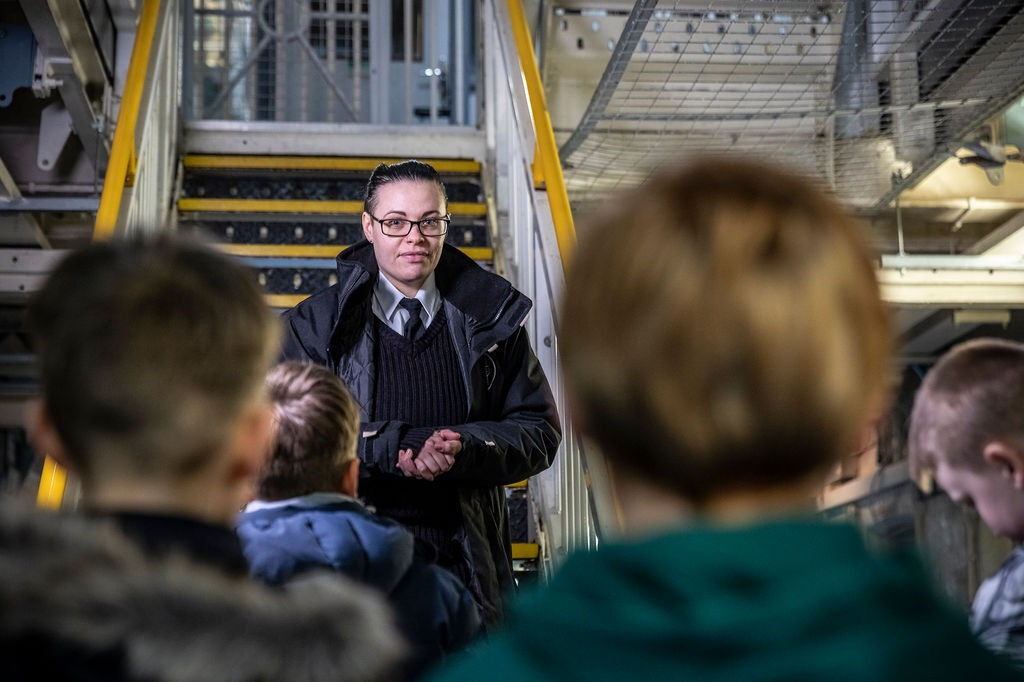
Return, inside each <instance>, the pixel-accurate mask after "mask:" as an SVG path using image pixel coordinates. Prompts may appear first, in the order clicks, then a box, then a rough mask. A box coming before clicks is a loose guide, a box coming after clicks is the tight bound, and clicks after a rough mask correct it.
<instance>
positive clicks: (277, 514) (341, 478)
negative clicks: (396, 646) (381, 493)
mask: <svg viewBox="0 0 1024 682" xmlns="http://www.w3.org/2000/svg"><path fill="white" fill-rule="evenodd" d="M266 385H267V390H268V394H269V397H270V402H271V404H272V405H273V408H274V415H275V422H276V428H275V435H274V439H273V446H272V448H271V454H270V458H269V459H268V460H267V462H266V464H265V465H264V467H263V469H262V471H261V473H260V476H259V481H258V485H257V491H256V497H257V499H256V500H255V501H254V502H251V503H250V504H249V505H248V506H247V507H246V510H245V513H244V514H242V516H241V518H240V519H239V521H238V533H239V536H240V537H241V538H242V543H243V546H244V550H245V554H246V556H247V557H248V559H249V562H250V564H251V566H252V572H253V574H254V575H256V576H258V577H260V578H262V579H263V580H265V581H266V582H268V583H270V584H273V585H280V584H287V583H288V582H290V581H292V580H294V579H296V578H297V577H300V576H302V575H303V574H305V573H306V572H308V571H310V570H315V569H327V570H333V571H337V572H339V573H341V574H343V575H345V576H348V577H349V578H352V579H353V580H356V581H358V582H360V583H363V584H367V585H370V586H372V587H373V588H375V589H377V590H379V591H380V592H381V593H383V594H384V595H386V596H387V599H388V601H389V603H390V604H391V606H392V607H393V608H394V611H395V613H396V615H397V618H398V624H399V627H400V628H401V629H402V631H403V633H404V634H405V635H406V638H407V639H408V640H409V642H410V644H411V645H412V647H413V655H412V658H411V660H410V661H409V664H408V667H407V671H408V672H409V673H410V674H415V673H417V672H419V671H422V669H424V668H425V667H426V666H427V665H429V664H431V663H435V662H437V661H439V660H441V659H443V658H444V656H445V655H446V654H449V653H451V652H453V651H456V650H458V649H460V648H462V647H464V646H465V645H466V644H468V643H469V641H470V640H471V639H472V638H473V637H474V636H476V634H477V632H478V630H479V628H480V617H479V615H478V613H477V609H476V605H475V603H474V601H473V597H472V595H471V594H470V593H469V590H467V589H466V588H465V586H463V585H462V583H460V582H459V581H458V579H457V578H456V577H455V576H454V575H452V574H451V573H449V572H448V571H446V570H444V569H443V568H441V567H439V566H437V565H435V564H434V563H433V559H434V556H433V555H432V552H433V548H432V547H430V546H429V545H426V544H425V543H420V542H418V541H416V540H415V538H414V536H413V535H412V533H410V532H409V531H408V530H406V529H405V528H404V527H403V526H402V525H401V524H399V523H398V522H397V521H392V520H391V519H387V518H384V517H381V516H376V515H375V514H372V513H371V512H370V511H369V510H368V509H366V507H364V506H363V505H362V503H360V502H359V500H358V499H356V497H357V495H358V486H359V458H358V457H356V445H357V443H358V439H359V406H358V405H356V402H355V400H353V398H352V396H351V394H350V393H349V391H348V389H347V388H345V385H344V384H343V383H342V381H341V379H339V378H338V377H336V376H335V375H334V374H333V373H331V372H330V370H328V369H326V368H325V367H321V366H319V365H313V364H301V363H298V362H286V363H284V364H281V365H278V366H277V367H275V368H274V369H273V370H272V371H271V372H270V374H269V375H268V377H267V382H266Z"/></svg>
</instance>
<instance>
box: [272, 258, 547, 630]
mask: <svg viewBox="0 0 1024 682" xmlns="http://www.w3.org/2000/svg"><path fill="white" fill-rule="evenodd" d="M337 260H338V283H337V284H336V285H334V286H332V287H330V288H328V289H325V290H324V291H321V292H319V293H318V294H316V295H314V296H311V297H310V298H308V299H306V300H305V301H303V302H302V303H300V304H299V305H297V306H296V307H295V308H293V309H292V310H290V311H288V312H286V313H285V315H284V329H285V339H284V350H283V359H285V360H311V361H313V362H316V363H318V364H322V365H326V366H328V367H330V368H332V369H333V370H334V371H335V372H336V373H337V375H338V376H339V377H341V379H342V380H344V381H345V383H346V384H347V385H348V387H349V390H351V391H352V393H353V394H354V395H355V398H356V400H357V402H358V403H359V406H360V410H361V414H362V419H363V422H362V424H361V428H362V434H363V437H362V438H361V439H360V442H359V457H360V459H361V460H362V461H363V464H364V468H365V469H366V470H367V471H368V473H369V474H370V475H401V471H400V470H399V469H398V468H397V466H396V464H397V461H398V451H399V442H400V440H401V438H402V436H403V434H404V433H405V432H406V430H407V429H408V428H409V425H408V424H404V423H401V422H397V421H385V422H371V421H370V420H369V416H370V415H372V414H373V413H374V409H373V408H374V399H375V386H374V370H375V368H374V349H375V344H376V343H377V338H376V332H375V329H374V323H373V310H372V299H373V289H374V285H375V284H376V281H377V275H378V268H377V262H376V260H375V258H374V255H373V247H372V245H371V244H370V243H369V242H366V241H363V242H360V243H359V244H356V245H355V246H352V247H350V248H348V249H346V250H345V251H343V252H342V253H340V254H338V259H337ZM434 272H435V280H436V282H437V287H438V291H439V293H440V294H441V297H442V298H443V301H444V303H443V305H444V306H445V314H446V316H447V319H448V325H449V329H450V331H451V335H452V340H453V342H454V345H455V350H456V353H457V354H458V357H459V361H460V365H461V370H462V375H463V378H464V380H465V386H466V396H467V403H468V405H469V413H468V414H467V415H466V418H465V420H464V423H462V424H438V425H436V426H438V427H442V426H444V427H449V428H451V429H453V430H455V431H457V432H459V433H460V434H461V435H462V452H460V453H459V455H458V456H457V457H456V458H455V465H454V466H453V467H452V468H451V469H450V470H449V471H448V472H446V473H445V474H443V477H444V479H445V480H446V481H448V482H449V483H454V484H457V485H458V486H459V501H460V506H461V509H462V517H463V522H464V524H465V527H466V534H467V537H468V538H469V544H470V547H469V548H468V549H469V556H470V557H471V558H472V563H473V570H474V573H475V575H474V581H476V582H478V583H479V585H478V587H479V589H478V591H477V595H476V596H477V598H478V599H480V601H481V607H482V612H483V617H484V621H485V622H488V623H494V622H496V621H498V620H499V619H500V618H501V601H500V595H501V592H503V591H506V590H509V589H511V588H512V587H513V585H514V583H513V580H512V559H511V542H510V539H509V537H510V536H509V527H508V510H507V506H506V503H505V497H504V491H503V490H502V489H501V486H503V485H506V484H508V483H514V482H516V481H519V480H522V479H525V478H528V477H530V476H533V475H534V474H537V473H539V472H541V471H543V470H545V469H547V468H548V467H549V466H551V462H552V460H553V459H554V457H555V452H556V450H557V449H558V444H559V442H560V440H561V429H560V426H559V421H558V413H557V411H556V409H555V406H554V402H553V400H552V396H551V389H550V387H549V386H548V382H547V379H546V378H545V376H544V372H543V370H542V369H541V367H540V363H539V362H538V361H537V357H536V356H535V355H534V353H533V350H532V349H531V348H530V344H529V339H528V338H527V334H526V330H525V329H524V328H523V327H522V323H523V320H524V319H525V318H526V315H527V313H528V312H529V311H530V308H531V306H532V303H531V301H530V300H529V299H528V298H527V297H526V296H524V295H523V294H522V293H520V292H519V291H516V290H515V289H514V288H513V287H512V285H511V284H509V283H508V281H507V280H505V279H503V278H502V277H499V276H498V275H495V274H492V273H490V272H487V271H486V270H484V269H483V268H481V267H480V266H479V265H477V264H476V263H475V262H474V261H473V260H472V259H470V258H469V257H467V256H466V255H464V254H463V253H462V252H461V251H459V250H458V249H456V248H455V247H452V246H449V245H447V244H446V245H445V246H444V248H443V251H442V253H441V259H440V261H439V263H438V265H437V268H436V270H435V271H434Z"/></svg>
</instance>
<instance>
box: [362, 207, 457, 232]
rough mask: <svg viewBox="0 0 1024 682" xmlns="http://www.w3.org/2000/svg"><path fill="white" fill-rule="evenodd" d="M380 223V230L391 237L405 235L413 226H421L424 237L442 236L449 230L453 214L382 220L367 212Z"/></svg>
mask: <svg viewBox="0 0 1024 682" xmlns="http://www.w3.org/2000/svg"><path fill="white" fill-rule="evenodd" d="M366 215H368V216H370V217H371V218H373V219H374V220H376V221H377V222H378V223H380V231H381V232H383V233H384V234H386V235H387V236H389V237H404V236H405V235H407V234H409V233H410V232H412V226H413V225H415V226H416V227H418V228H419V230H420V234H422V235H423V236H424V237H440V236H441V235H443V234H445V233H446V232H447V231H448V223H450V222H451V221H452V219H451V216H444V217H443V218H424V219H423V220H406V219H405V218H385V219H384V220H381V219H380V218H378V217H377V216H375V215H373V214H372V213H367V214H366Z"/></svg>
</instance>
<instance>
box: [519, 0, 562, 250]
mask: <svg viewBox="0 0 1024 682" xmlns="http://www.w3.org/2000/svg"><path fill="white" fill-rule="evenodd" d="M508 11H509V19H510V22H511V25H512V35H513V37H514V38H515V43H516V50H517V52H518V53H519V64H520V67H521V69H522V74H523V80H524V81H525V82H526V91H527V92H528V93H529V96H530V111H531V113H532V115H533V116H532V117H533V128H534V131H535V133H536V136H537V152H538V155H539V157H540V158H539V159H536V160H535V161H534V178H535V179H536V180H540V181H541V182H542V183H543V185H544V189H546V190H547V195H548V201H549V202H550V203H551V218H552V220H554V223H555V235H556V236H557V238H558V251H559V255H560V256H561V258H562V267H563V268H564V269H566V270H568V268H569V259H570V257H571V255H572V251H573V249H574V248H575V246H576V226H575V224H574V223H573V219H572V209H571V208H570V206H569V193H568V191H567V190H566V188H565V176H564V175H563V174H562V163H561V161H559V158H558V145H557V144H555V131H554V128H553V127H552V126H551V116H550V115H549V114H548V105H547V99H546V98H545V97H544V86H543V84H542V83H541V80H540V70H539V69H538V68H537V57H536V55H535V54H534V52H533V40H532V39H531V38H530V28H529V26H528V25H527V23H526V14H525V12H523V3H522V0H508ZM538 162H539V164H538ZM538 165H539V172H538V168H537V166H538Z"/></svg>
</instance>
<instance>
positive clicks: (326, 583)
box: [0, 505, 403, 682]
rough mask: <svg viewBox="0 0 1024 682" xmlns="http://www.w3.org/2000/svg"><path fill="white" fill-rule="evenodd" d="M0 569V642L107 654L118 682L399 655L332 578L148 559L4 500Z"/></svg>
mask: <svg viewBox="0 0 1024 682" xmlns="http://www.w3.org/2000/svg"><path fill="white" fill-rule="evenodd" d="M0 575H2V576H3V580H0V639H2V640H3V641H4V642H7V643H11V642H19V641H34V642H39V641H40V640H42V641H44V642H53V643H55V644H56V645H57V646H58V649H59V650H63V649H67V650H69V651H73V652H76V653H77V654H78V655H80V656H82V657H83V658H81V659H78V660H87V661H91V660H94V658H99V659H104V660H110V658H111V653H112V652H113V654H114V655H113V658H114V660H119V661H120V664H119V665H120V666H121V667H122V672H123V678H125V679H145V680H168V681H176V682H187V681H192V680H195V681H196V682H198V681H200V680H223V681H234V680H239V681H241V680H272V679H278V680H283V679H288V680H363V679H381V678H383V677H384V676H386V675H388V674H390V671H391V670H392V669H393V666H394V664H395V663H396V661H397V660H398V658H399V657H400V656H401V655H402V654H403V651H402V645H401V644H400V642H401V638H400V636H399V635H398V634H397V632H396V630H395V629H394V626H393V625H392V623H391V622H390V617H389V615H388V611H387V608H386V606H385V605H384V604H383V603H382V602H380V601H379V600H378V598H377V597H376V596H374V595H370V594H367V593H366V592H365V591H364V590H362V589H360V588H359V587H357V586H355V585H353V584H351V583H349V582H348V581H345V580H344V579H341V578H339V577H337V576H320V577H317V578H311V579H310V580H308V581H305V582H303V583H300V584H296V585H294V586H293V587H292V588H290V589H289V590H287V591H278V590H271V589H270V588H266V587H263V586H262V585H259V584H257V583H255V582H250V581H248V580H239V579H232V578H230V577H228V576H226V575H224V574H221V573H218V572H216V571H215V570H213V569H210V568H207V567H202V566H198V565H193V564H189V563H188V562H187V561H186V560H184V559H182V558H179V557H172V558H171V559H170V560H166V561H161V562H160V563H159V564H157V563H155V562H150V561H148V560H146V559H145V558H144V557H143V556H142V555H141V554H140V553H139V552H138V551H137V550H136V548H135V547H134V546H132V545H130V544H129V543H128V542H127V540H125V539H124V538H123V537H122V536H120V535H118V534H117V533H116V532H115V531H114V530H113V528H112V527H111V526H108V525H107V524H105V523H101V522H97V521H86V520H83V519H79V518H71V517H63V516H57V515H48V514H40V513H38V512H33V511H30V510H23V509H20V508H14V507H11V506H10V505H5V506H4V507H3V508H0ZM15 651H17V650H16V649H15ZM44 651H47V653H49V654H50V656H48V657H47V658H49V659H51V660H50V661H49V663H50V664H52V665H59V664H60V660H61V659H60V657H59V656H56V655H54V654H52V652H51V651H49V650H48V649H44ZM25 655H26V656H28V655H30V654H25ZM54 660H56V661H57V662H56V663H54V662H53V661H54ZM22 663H24V662H22ZM37 664H38V661H28V665H21V667H22V668H24V669H28V670H32V669H35V668H36V666H37ZM5 665H7V664H6V663H5ZM18 667H19V665H18V663H15V669H18ZM76 674H80V673H76ZM86 677H88V675H84V676H82V677H81V678H83V679H84V678H86ZM101 677H102V676H101ZM76 679H79V677H76Z"/></svg>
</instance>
